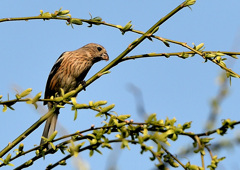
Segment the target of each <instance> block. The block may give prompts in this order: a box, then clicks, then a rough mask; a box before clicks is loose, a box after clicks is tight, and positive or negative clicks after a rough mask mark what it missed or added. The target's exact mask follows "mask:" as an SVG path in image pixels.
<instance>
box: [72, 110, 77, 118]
mask: <svg viewBox="0 0 240 170" xmlns="http://www.w3.org/2000/svg"><path fill="white" fill-rule="evenodd" d="M77 115H78V112H77V109H75V112H74V119H73V120H76V119H77Z"/></svg>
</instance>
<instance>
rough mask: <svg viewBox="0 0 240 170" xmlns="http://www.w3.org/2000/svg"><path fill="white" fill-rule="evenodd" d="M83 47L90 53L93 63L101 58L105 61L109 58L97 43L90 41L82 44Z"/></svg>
mask: <svg viewBox="0 0 240 170" xmlns="http://www.w3.org/2000/svg"><path fill="white" fill-rule="evenodd" d="M83 48H85V49H86V51H88V52H89V53H90V57H91V59H92V61H93V63H96V62H98V61H101V60H106V61H108V60H109V56H108V54H107V51H106V49H105V48H104V47H103V46H101V45H99V44H95V43H90V44H87V45H85V46H83Z"/></svg>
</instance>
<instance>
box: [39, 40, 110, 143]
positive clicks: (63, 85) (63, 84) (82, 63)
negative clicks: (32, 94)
mask: <svg viewBox="0 0 240 170" xmlns="http://www.w3.org/2000/svg"><path fill="white" fill-rule="evenodd" d="M101 60H106V61H108V60H109V56H108V53H107V51H106V49H105V48H104V47H103V46H101V45H99V44H96V43H90V44H87V45H85V46H83V47H81V48H79V49H77V50H74V51H66V52H64V53H62V54H61V55H60V57H59V58H58V59H57V61H56V62H55V64H54V65H53V67H52V69H51V71H50V74H49V76H48V79H47V83H46V88H45V95H44V98H45V99H50V98H51V96H53V97H55V96H60V94H61V93H60V91H61V89H63V90H64V93H68V92H70V91H72V90H75V89H76V88H77V87H78V86H79V85H80V84H82V85H83V86H84V78H85V77H86V75H87V73H88V71H89V70H90V69H91V67H92V66H93V64H95V63H97V62H99V61H101ZM74 97H76V96H74ZM43 104H44V105H47V106H48V110H49V111H50V110H51V109H52V108H53V105H54V104H53V103H52V102H47V101H44V103H43ZM58 114H59V108H56V109H55V111H54V113H53V114H52V116H50V117H49V118H48V119H47V121H46V123H45V127H44V130H43V134H42V136H43V137H45V138H49V137H50V136H51V134H52V133H53V132H54V131H55V128H56V123H57V118H58ZM43 143H45V140H44V139H43V138H42V139H41V142H40V145H41V144H43Z"/></svg>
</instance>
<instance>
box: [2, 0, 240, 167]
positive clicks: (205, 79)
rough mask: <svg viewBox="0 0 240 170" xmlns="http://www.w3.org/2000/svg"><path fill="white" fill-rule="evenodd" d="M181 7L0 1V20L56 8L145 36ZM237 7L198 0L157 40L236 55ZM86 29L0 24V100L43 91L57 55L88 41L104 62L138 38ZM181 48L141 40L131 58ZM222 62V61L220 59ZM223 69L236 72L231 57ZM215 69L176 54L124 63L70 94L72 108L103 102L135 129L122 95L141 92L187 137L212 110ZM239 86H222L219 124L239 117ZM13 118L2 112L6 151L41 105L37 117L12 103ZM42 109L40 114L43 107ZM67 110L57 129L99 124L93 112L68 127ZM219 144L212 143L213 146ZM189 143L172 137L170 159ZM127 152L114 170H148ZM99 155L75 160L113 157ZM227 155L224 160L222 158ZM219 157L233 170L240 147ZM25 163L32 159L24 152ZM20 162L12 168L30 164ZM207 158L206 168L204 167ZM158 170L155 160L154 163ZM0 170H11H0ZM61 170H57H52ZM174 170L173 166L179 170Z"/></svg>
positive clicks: (101, 161)
mask: <svg viewBox="0 0 240 170" xmlns="http://www.w3.org/2000/svg"><path fill="white" fill-rule="evenodd" d="M180 2H182V1H178V0H171V1H169V0H162V1H157V0H153V1H136V0H133V1H110V0H105V1H93V0H92V1H77V0H73V1H68V2H66V1H62V0H60V1H56V0H53V1H46V0H43V1H30V0H22V1H16V0H9V1H6V0H2V1H1V2H0V17H1V18H8V17H27V16H36V15H39V14H40V10H41V9H42V10H43V11H44V12H54V11H55V10H58V9H59V8H60V7H63V9H68V10H70V13H71V15H72V17H76V18H84V19H89V18H90V16H89V13H91V14H92V16H93V17H96V16H100V17H101V18H102V19H103V20H104V21H106V22H107V23H112V24H117V25H122V26H124V25H125V24H126V23H127V22H129V21H130V20H131V21H132V24H133V25H134V29H136V30H141V31H147V30H148V28H150V27H151V26H152V25H153V24H154V23H156V22H157V21H158V20H159V19H160V18H161V17H163V16H164V15H166V14H167V13H168V12H170V11H171V10H172V9H174V8H175V7H176V6H177V5H179V4H180ZM239 6H240V1H239V0H228V1H227V2H226V1H224V0H201V1H197V2H196V4H195V5H194V6H192V10H190V9H189V8H185V9H183V10H182V11H180V12H179V13H177V14H176V15H174V16H173V17H172V18H171V19H170V20H168V21H167V22H165V23H164V24H163V25H162V26H161V27H160V29H159V31H158V32H157V33H156V35H158V36H160V37H164V38H169V39H172V40H176V41H181V42H187V43H188V44H189V45H191V44H192V43H195V44H200V43H202V42H203V43H204V44H205V50H214V51H216V50H222V51H239V50H240V20H239V17H240V14H239V12H238V11H239ZM87 26H88V25H87V24H83V25H81V26H74V29H72V28H71V27H70V26H67V25H66V24H65V21H54V20H51V21H42V20H34V21H31V20H29V21H27V22H25V21H18V22H4V23H1V24H0V32H1V50H0V61H1V62H0V72H1V85H0V94H1V95H3V96H4V97H3V99H4V100H6V99H7V95H8V94H9V96H10V98H14V96H15V94H16V90H15V89H17V90H19V91H21V89H26V88H29V87H31V88H33V92H32V94H33V95H35V94H37V93H38V92H40V91H41V92H43V93H44V89H45V84H46V80H47V77H48V74H49V72H50V70H51V68H52V66H53V64H54V62H55V61H56V59H57V58H58V57H59V55H60V54H61V53H62V52H64V51H71V50H75V49H77V48H79V47H81V46H83V45H85V44H87V43H91V42H95V43H99V44H101V45H103V46H104V47H105V48H106V49H107V51H108V54H109V56H110V61H111V60H113V59H114V58H115V57H117V56H118V55H119V54H120V53H121V52H122V51H123V50H125V49H126V48H127V46H128V45H129V44H130V43H131V42H132V41H133V40H135V39H136V38H138V37H140V35H137V34H135V33H132V32H127V33H126V34H125V35H124V36H123V35H122V34H121V32H120V31H119V30H117V29H114V28H110V27H106V26H95V25H94V26H93V27H92V28H89V27H87ZM178 51H187V50H186V49H184V48H183V47H180V46H178V45H175V44H171V47H170V48H167V47H166V46H165V45H163V43H162V42H160V41H157V40H153V42H151V41H149V40H145V41H144V42H143V43H142V44H140V45H139V46H138V47H137V48H136V49H134V50H133V51H132V52H131V53H130V54H129V55H136V54H145V53H151V52H158V53H162V52H178ZM228 58H229V57H228ZM106 64H107V63H106V62H100V63H97V64H96V65H94V67H93V68H92V69H91V71H90V72H89V74H88V75H87V78H86V80H87V79H88V78H90V77H91V75H93V74H94V73H96V72H97V71H98V70H100V69H101V68H102V67H104V66H105V65H106ZM227 64H228V65H231V68H232V69H233V70H235V71H236V72H238V73H240V69H239V64H240V62H239V61H238V60H233V59H231V58H229V60H228V62H227ZM220 73H221V69H220V68H219V67H218V66H217V65H214V64H213V63H210V62H207V63H204V60H203V59H202V58H201V57H200V56H197V55H196V56H195V57H193V58H189V59H186V60H183V59H180V58H177V57H170V58H164V57H158V58H148V59H139V60H133V61H127V62H124V63H121V64H119V65H118V66H116V67H114V68H113V69H111V73H110V74H108V75H105V76H103V77H101V78H100V79H98V80H97V81H95V82H94V83H93V84H91V86H89V87H87V91H83V92H82V93H80V94H79V95H78V97H77V100H78V102H80V103H88V101H92V100H93V101H98V100H107V101H108V103H109V104H112V103H114V104H116V107H115V108H114V111H116V112H117V113H118V114H131V115H132V119H133V120H134V121H136V122H141V121H143V118H142V117H141V116H139V115H138V114H137V109H136V101H135V99H134V96H133V94H132V93H131V91H130V90H129V87H130V86H131V85H134V86H136V87H137V88H138V89H139V90H141V92H142V95H143V102H144V108H145V110H146V112H147V114H151V113H157V115H158V118H159V119H165V118H166V117H169V118H173V117H175V118H176V119H177V122H178V123H181V124H183V123H184V122H188V121H192V122H193V123H192V128H191V129H190V130H189V131H192V132H202V131H203V127H204V125H205V122H206V121H207V119H208V115H209V112H210V101H211V99H212V98H213V97H214V96H215V95H216V94H217V92H218V89H219V86H218V84H217V78H216V77H217V76H218V75H219V74H220ZM239 85H240V80H239V79H232V85H231V87H229V89H230V94H229V96H228V98H227V99H226V100H224V102H223V103H222V106H221V112H220V115H219V117H218V124H217V126H218V127H219V126H220V125H221V120H222V119H226V118H230V119H232V120H239V107H238V101H239V98H240V94H239V92H238V91H239ZM14 108H15V111H11V110H8V111H7V112H5V113H1V123H0V133H1V134H2V137H1V141H0V147H1V149H2V148H3V147H5V145H6V144H7V143H8V142H11V141H12V140H13V139H15V137H16V136H17V135H18V134H20V133H22V132H23V131H24V130H26V129H27V128H28V127H29V126H31V125H32V124H33V123H34V122H35V121H37V120H38V119H39V118H40V114H39V112H43V113H44V112H45V111H46V108H45V107H39V110H38V112H36V111H35V110H34V109H33V107H31V106H29V105H26V104H25V103H18V104H16V105H15V107H14ZM43 109H45V110H43ZM73 117H74V113H73V112H72V111H71V110H70V107H69V106H67V107H66V109H63V110H62V111H61V114H60V115H59V123H60V125H62V126H63V127H64V128H65V129H66V130H67V131H68V132H67V133H73V132H75V131H77V130H83V129H87V128H89V127H90V126H91V125H92V124H95V125H96V126H101V125H102V124H101V121H103V119H101V118H95V113H94V112H91V111H86V110H83V111H81V112H80V111H79V115H78V119H77V120H76V121H73ZM238 129H239V127H236V129H235V130H234V131H229V132H228V135H227V136H226V137H223V138H219V137H218V136H217V135H215V136H214V137H216V139H231V138H233V137H234V136H236V135H237V132H238V135H239V131H238ZM42 130H43V125H42V126H41V127H39V128H38V129H37V130H36V131H35V132H34V133H32V134H31V135H30V136H28V138H27V139H26V140H24V141H23V143H24V144H25V145H26V150H27V149H29V148H31V147H33V145H34V144H39V142H40V136H41V134H42ZM215 141H217V140H215ZM191 143H192V141H191V139H188V138H186V137H180V140H179V142H177V143H173V142H171V145H172V146H171V147H170V148H169V150H170V151H172V153H173V154H176V153H178V151H179V150H180V149H181V147H182V146H191ZM113 146H114V150H113V151H112V152H119V149H118V148H119V146H118V145H113ZM130 147H131V150H130V151H128V150H124V151H122V152H119V153H121V154H120V157H119V159H118V160H117V167H118V169H133V168H134V169H153V168H154V163H153V162H151V161H150V160H149V158H148V157H149V156H150V154H149V153H144V154H143V155H139V151H140V149H139V147H138V146H134V145H131V146H130ZM102 151H103V155H99V154H97V153H96V154H94V156H93V157H91V158H89V156H88V152H85V153H81V154H80V155H81V159H83V160H84V162H86V164H87V165H88V166H89V167H90V168H91V169H100V170H101V169H107V168H108V166H109V164H111V161H112V160H111V159H109V158H110V157H112V155H111V152H109V151H104V150H102ZM230 152H231V154H229V153H230ZM215 154H218V155H219V157H221V156H227V159H226V160H224V161H223V162H221V163H220V165H219V166H220V167H221V169H230V168H232V167H233V166H234V167H235V168H236V167H237V168H239V169H240V164H239V161H238V159H237V158H236V157H238V156H239V148H235V149H232V150H227V151H222V152H220V153H215ZM31 156H32V155H31ZM31 156H30V157H28V156H25V157H24V158H23V159H21V160H19V161H15V162H13V164H16V165H18V164H19V163H20V162H23V161H25V160H28V159H29V158H31ZM60 157H61V155H57V156H52V155H50V156H48V157H47V159H46V160H45V161H43V160H40V161H38V162H36V163H34V165H33V166H32V167H33V168H34V169H43V168H44V167H46V165H48V164H49V163H54V162H55V161H57V160H59V158H60ZM207 158H209V157H206V164H209V162H207ZM182 161H183V162H184V163H186V162H187V161H191V162H192V163H195V164H198V165H200V164H201V163H200V156H199V155H195V156H193V155H191V156H189V157H188V158H183V159H182ZM67 163H68V167H71V168H72V169H74V168H75V166H74V163H73V161H72V160H68V161H67ZM155 163H156V162H155ZM3 169H4V168H3ZM5 169H11V168H9V167H5ZM58 169H64V167H58ZM180 169H181V168H180Z"/></svg>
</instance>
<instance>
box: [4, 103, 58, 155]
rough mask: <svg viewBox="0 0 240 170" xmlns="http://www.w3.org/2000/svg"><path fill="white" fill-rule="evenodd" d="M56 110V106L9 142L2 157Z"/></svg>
mask: <svg viewBox="0 0 240 170" xmlns="http://www.w3.org/2000/svg"><path fill="white" fill-rule="evenodd" d="M54 111H55V107H53V109H52V110H50V111H48V112H47V113H46V114H45V115H44V116H42V117H41V118H40V119H39V120H38V121H37V122H35V123H34V124H33V125H32V126H31V127H30V128H28V129H27V130H26V131H25V132H23V133H22V134H21V135H20V136H18V137H17V138H16V139H15V140H14V141H13V142H11V143H9V144H8V145H7V146H6V147H5V148H4V149H3V150H2V151H1V152H0V158H1V157H3V156H4V155H5V154H6V153H7V152H8V151H9V150H11V149H12V148H13V147H14V146H16V145H17V144H18V143H19V142H21V141H22V140H23V139H25V138H26V137H27V136H28V135H29V134H30V133H32V132H33V131H34V130H35V129H37V128H38V127H39V126H40V125H41V124H42V123H43V122H44V121H45V120H46V119H47V118H49V117H50V116H51V115H52V114H53V113H54Z"/></svg>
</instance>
